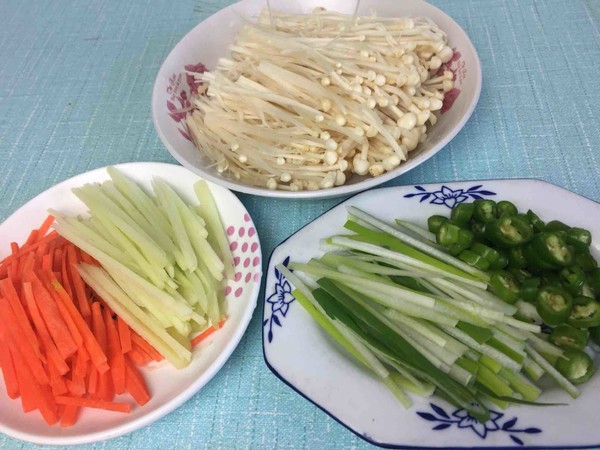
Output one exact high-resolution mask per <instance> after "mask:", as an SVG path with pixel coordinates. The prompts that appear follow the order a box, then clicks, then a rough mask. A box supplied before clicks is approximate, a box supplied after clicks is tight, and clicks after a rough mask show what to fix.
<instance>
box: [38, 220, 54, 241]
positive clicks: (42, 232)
mask: <svg viewBox="0 0 600 450" xmlns="http://www.w3.org/2000/svg"><path fill="white" fill-rule="evenodd" d="M53 223H54V217H53V216H52V215H51V214H50V215H48V217H46V219H44V221H43V222H42V224H41V225H40V227H39V228H38V237H40V238H42V237H44V236H46V233H47V232H48V230H50V227H51V226H52V224H53Z"/></svg>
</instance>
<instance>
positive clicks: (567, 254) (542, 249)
mask: <svg viewBox="0 0 600 450" xmlns="http://www.w3.org/2000/svg"><path fill="white" fill-rule="evenodd" d="M531 247H532V248H533V249H534V251H535V252H536V253H537V254H538V255H539V257H540V259H542V260H543V261H546V262H547V263H549V264H551V265H557V266H562V267H565V266H569V265H571V264H572V263H573V259H574V256H575V255H574V253H573V250H572V249H570V248H569V247H568V245H567V243H566V242H565V241H564V240H563V239H561V238H560V237H559V236H558V234H556V233H549V232H544V233H540V234H536V235H535V237H534V238H533V240H532V241H531Z"/></svg>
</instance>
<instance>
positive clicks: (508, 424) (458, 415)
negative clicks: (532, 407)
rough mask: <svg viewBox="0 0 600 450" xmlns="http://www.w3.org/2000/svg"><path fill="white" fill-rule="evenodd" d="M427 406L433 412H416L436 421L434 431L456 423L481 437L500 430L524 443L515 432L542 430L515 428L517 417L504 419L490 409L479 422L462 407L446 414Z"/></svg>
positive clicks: (536, 432) (539, 431)
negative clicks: (486, 418)
mask: <svg viewBox="0 0 600 450" xmlns="http://www.w3.org/2000/svg"><path fill="white" fill-rule="evenodd" d="M429 406H431V409H432V410H433V413H431V412H424V411H418V412H417V414H418V415H419V416H420V417H421V418H423V419H425V420H428V421H430V422H437V423H438V424H437V425H436V426H434V427H433V428H432V429H433V430H434V431H441V430H445V429H447V428H450V427H451V426H453V425H456V427H457V428H461V429H468V430H471V431H472V432H473V433H475V434H476V435H477V436H479V437H480V438H481V439H485V438H487V436H488V433H493V432H496V431H501V432H504V433H508V436H509V437H510V439H511V440H512V441H513V442H514V443H515V444H518V445H524V444H525V443H524V442H523V440H522V439H521V438H520V437H518V436H517V434H519V433H525V434H538V433H541V432H542V430H540V429H539V428H534V427H529V428H515V426H516V424H517V420H518V419H517V418H516V417H513V418H512V419H510V420H506V421H505V419H506V418H505V415H504V414H503V413H501V412H498V411H493V410H490V419H489V420H488V421H487V422H486V423H481V422H479V421H478V420H477V419H475V418H474V417H473V416H471V415H470V414H469V413H468V411H467V410H465V409H463V408H460V409H457V410H456V411H454V412H453V413H451V414H448V413H447V412H446V410H444V408H442V407H441V406H438V405H436V404H434V403H430V404H429Z"/></svg>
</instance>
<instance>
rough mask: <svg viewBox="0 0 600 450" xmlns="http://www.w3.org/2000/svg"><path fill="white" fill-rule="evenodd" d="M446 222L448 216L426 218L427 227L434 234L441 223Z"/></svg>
mask: <svg viewBox="0 0 600 450" xmlns="http://www.w3.org/2000/svg"><path fill="white" fill-rule="evenodd" d="M446 222H448V218H447V217H444V216H431V217H430V218H429V219H427V228H429V231H431V232H432V233H434V234H437V232H438V231H439V229H440V227H441V226H442V224H443V223H446Z"/></svg>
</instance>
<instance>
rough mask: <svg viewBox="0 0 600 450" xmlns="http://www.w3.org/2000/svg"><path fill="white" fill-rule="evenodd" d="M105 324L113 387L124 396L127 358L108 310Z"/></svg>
mask: <svg viewBox="0 0 600 450" xmlns="http://www.w3.org/2000/svg"><path fill="white" fill-rule="evenodd" d="M104 324H105V325H106V338H107V339H106V340H107V343H108V361H109V365H110V369H111V370H110V374H111V376H112V380H113V386H114V388H115V393H116V394H123V393H124V392H125V357H124V356H123V352H122V351H121V343H120V342H119V332H118V331H117V327H116V325H115V321H114V320H113V318H112V315H111V313H110V311H109V310H108V308H106V309H105V310H104Z"/></svg>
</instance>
